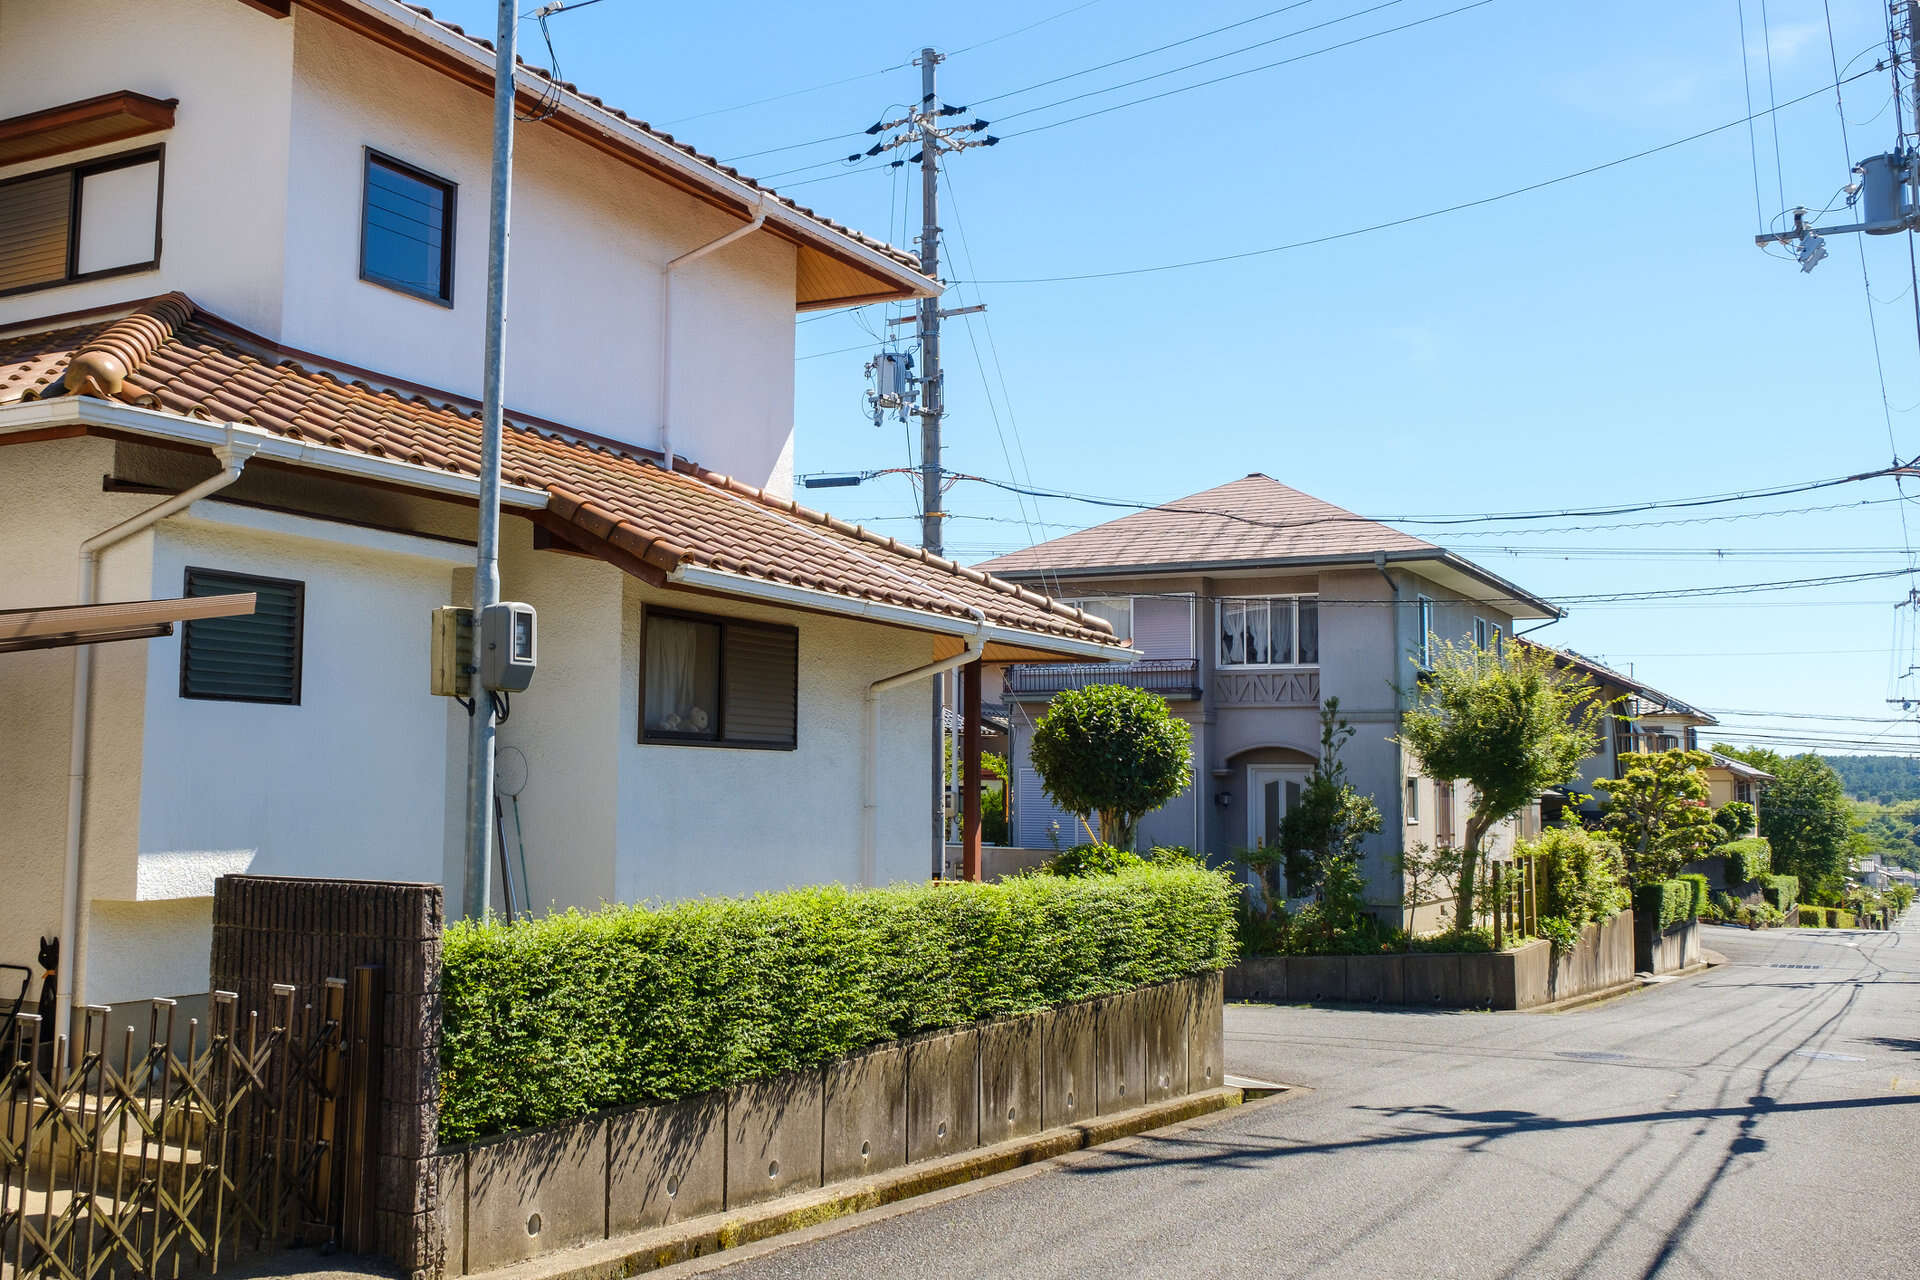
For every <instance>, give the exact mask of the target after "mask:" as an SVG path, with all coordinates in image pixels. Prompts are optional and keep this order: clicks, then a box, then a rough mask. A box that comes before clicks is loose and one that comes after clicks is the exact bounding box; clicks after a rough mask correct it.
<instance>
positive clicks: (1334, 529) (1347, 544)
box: [980, 472, 1441, 576]
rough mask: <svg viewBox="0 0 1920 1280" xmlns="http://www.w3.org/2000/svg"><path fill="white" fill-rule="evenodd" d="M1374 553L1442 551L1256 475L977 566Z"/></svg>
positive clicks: (1159, 566)
mask: <svg viewBox="0 0 1920 1280" xmlns="http://www.w3.org/2000/svg"><path fill="white" fill-rule="evenodd" d="M1375 551H1389V552H1408V551H1413V552H1420V551H1431V552H1434V553H1435V554H1439V553H1440V551H1441V548H1439V547H1437V546H1435V545H1434V544H1433V543H1431V542H1426V541H1424V540H1422V539H1420V538H1416V537H1414V536H1413V535H1411V534H1406V533H1402V532H1400V531H1399V530H1398V529H1393V528H1389V527H1388V526H1386V525H1384V524H1380V523H1378V522H1377V521H1373V520H1369V519H1367V518H1366V517H1364V516H1357V515H1355V514H1354V513H1353V512H1351V511H1347V510H1344V509H1342V508H1340V507H1336V506H1334V505H1333V504H1332V503H1331V502H1322V501H1321V500H1320V499H1318V498H1316V497H1313V496H1312V495H1310V494H1305V493H1302V492H1300V491H1299V490H1298V489H1290V488H1288V487H1287V486H1286V485H1284V484H1281V483H1280V482H1279V481H1278V480H1275V479H1273V478H1272V477H1270V476H1265V475H1261V474H1259V473H1257V472H1256V473H1255V474H1253V475H1250V476H1247V477H1246V478H1245V479H1242V480H1235V481H1233V482H1232V483H1231V484H1223V485H1220V486H1219V487H1217V488H1213V489H1207V490H1204V491H1202V492H1200V493H1196V494H1192V495H1190V496H1188V497H1185V498H1177V499H1175V500H1174V501H1172V502H1169V503H1166V504H1165V505H1163V506H1158V507H1154V508H1153V509H1151V510H1148V511H1136V512H1134V513H1133V514H1132V515H1127V516H1122V517H1120V518H1119V519H1118V520H1110V521H1108V522H1107V523H1106V524H1101V525H1095V526H1094V527H1093V528H1091V529H1082V530H1080V532H1078V533H1070V534H1067V535H1066V536H1065V537H1063V538H1055V539H1053V540H1052V541H1050V542H1042V543H1040V544H1038V545H1037V546H1032V547H1028V548H1027V549H1026V550H1024V551H1016V552H1014V553H1013V554H1011V555H1005V556H1000V557H998V558H997V559H993V560H988V561H986V562H985V563H984V564H982V565H981V566H980V567H981V568H983V569H986V570H988V571H990V572H993V573H1006V574H1020V575H1023V576H1024V575H1026V574H1031V573H1040V572H1056V571H1057V572H1068V571H1071V570H1075V569H1118V568H1140V569H1145V570H1149V571H1166V570H1179V569H1182V568H1186V567H1190V566H1195V565H1227V564H1240V563H1245V564H1248V565H1257V564H1261V563H1265V562H1269V561H1284V560H1311V559H1315V558H1318V557H1322V556H1325V557H1339V556H1347V557H1351V556H1360V555H1368V554H1371V553H1372V552H1375Z"/></svg>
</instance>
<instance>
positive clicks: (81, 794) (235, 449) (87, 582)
mask: <svg viewBox="0 0 1920 1280" xmlns="http://www.w3.org/2000/svg"><path fill="white" fill-rule="evenodd" d="M259 447H260V446H259V443H258V442H257V441H253V440H248V439H246V438H244V437H242V436H238V435H236V434H235V432H234V430H233V428H232V427H228V428H227V439H226V443H224V444H217V445H215V446H214V447H213V456H214V457H216V458H218V459H219V460H220V470H219V472H218V473H216V474H214V475H211V476H208V477H207V478H206V479H205V480H202V481H201V482H200V483H199V484H196V485H194V486H193V487H192V488H191V489H187V490H184V491H182V492H180V493H177V494H175V495H174V496H173V497H171V498H168V499H167V500H166V501H165V502H162V503H160V504H159V505H158V506H153V507H148V508H147V509H146V510H145V511H142V512H141V513H140V514H139V515H137V516H134V517H132V518H131V519H128V520H122V521H121V522H120V523H119V524H116V525H114V526H113V527H112V528H111V529H107V530H104V531H103V532H100V533H96V534H94V535H93V536H92V537H91V538H88V539H87V540H86V541H85V542H82V543H81V544H80V586H79V600H78V603H79V604H83V605H87V604H94V603H97V601H96V600H95V597H96V596H97V595H98V594H99V591H100V553H101V552H103V551H105V550H106V549H107V548H108V547H111V546H113V545H114V544H116V543H119V542H124V541H126V540H127V539H128V538H131V537H133V536H134V535H135V534H137V533H140V532H142V531H144V530H146V529H149V528H151V527H152V526H154V525H156V524H158V523H159V522H160V521H162V520H164V519H166V518H167V517H168V516H170V515H173V514H175V513H176V512H179V511H184V510H186V509H187V508H188V507H190V506H192V505H193V504H194V503H196V502H198V501H199V500H200V499H202V498H204V497H206V496H207V495H209V494H212V493H217V492H219V491H220V490H222V489H224V488H226V487H227V486H228V485H230V484H232V483H233V482H234V481H236V480H238V479H239V478H240V473H241V472H242V471H244V470H245V469H246V465H247V460H248V459H249V458H251V457H253V455H254V453H255V451H256V450H258V449H259ZM92 704H93V646H92V645H85V644H83V645H76V646H74V650H73V728H72V731H71V734H70V735H69V745H68V754H67V857H66V870H65V875H64V878H63V879H62V881H61V886H60V947H61V950H62V952H63V953H64V954H62V955H61V957H60V966H59V975H58V978H57V980H56V984H55V988H54V991H55V994H54V1000H55V1004H54V1015H53V1026H54V1032H55V1034H56V1035H66V1034H68V1033H69V1032H70V1031H71V1027H70V1026H69V1025H68V1024H69V1022H70V1020H71V1018H72V1016H73V974H74V970H75V969H76V968H77V967H78V966H79V961H80V953H79V945H78V942H79V938H78V932H79V927H80V873H81V870H82V863H81V858H82V851H83V843H82V837H83V836H84V834H85V827H84V824H85V820H86V812H87V747H88V734H89V730H90V729H91V727H92V718H93V717H92V710H93V705H92Z"/></svg>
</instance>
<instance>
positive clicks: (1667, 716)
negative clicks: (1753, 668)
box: [1526, 641, 1776, 822]
mask: <svg viewBox="0 0 1920 1280" xmlns="http://www.w3.org/2000/svg"><path fill="white" fill-rule="evenodd" d="M1526 643H1532V642H1530V641H1529V642H1526ZM1540 647H1541V648H1543V649H1546V650H1547V651H1548V652H1549V653H1551V654H1553V655H1554V657H1555V658H1556V659H1557V660H1558V661H1559V662H1561V663H1562V664H1563V665H1565V666H1567V667H1570V668H1572V669H1573V670H1575V671H1578V672H1580V673H1582V674H1583V675H1586V676H1588V677H1590V678H1591V679H1592V680H1593V682H1594V684H1595V686H1596V687H1597V688H1598V689H1599V691H1600V694H1601V696H1602V697H1603V698H1605V699H1607V700H1608V701H1609V702H1610V703H1612V704H1613V709H1612V710H1611V711H1610V712H1609V713H1608V716H1607V721H1606V725H1605V727H1604V730H1603V733H1602V738H1603V741H1602V743H1601V748H1600V751H1599V753H1598V754H1596V755H1594V756H1592V757H1591V758H1589V759H1588V760H1587V762H1586V763H1585V764H1583V765H1581V766H1580V777H1579V780H1578V781H1577V782H1575V783H1573V784H1571V785H1570V786H1568V787H1566V788H1564V789H1563V790H1562V792H1561V793H1559V794H1556V795H1550V796H1547V797H1544V798H1543V800H1542V816H1543V818H1544V820H1545V821H1548V822H1553V821H1557V820H1558V818H1559V816H1560V814H1561V813H1562V812H1563V811H1564V809H1565V807H1566V802H1567V797H1568V795H1569V794H1571V795H1577V796H1579V797H1581V799H1580V801H1579V804H1578V809H1579V812H1580V814H1581V816H1582V817H1583V818H1585V819H1586V820H1589V821H1598V820H1599V817H1600V806H1601V802H1602V800H1604V799H1605V797H1604V796H1602V795H1601V794H1600V793H1599V791H1598V790H1597V789H1596V788H1595V787H1594V782H1595V781H1596V780H1597V779H1600V778H1617V777H1619V776H1620V775H1621V772H1622V766H1621V763H1620V757H1622V756H1625V755H1629V754H1632V753H1634V752H1655V751H1673V750H1677V749H1685V750H1688V751H1697V750H1702V749H1704V748H1702V747H1701V745H1700V730H1702V729H1707V728H1711V727H1713V726H1714V725H1717V724H1719V723H1720V721H1719V720H1718V719H1716V718H1715V717H1714V716H1713V715H1711V714H1709V713H1708V712H1705V711H1702V710H1700V709H1699V708H1698V707H1695V706H1693V705H1691V704H1689V703H1686V702H1682V701H1681V700H1680V699H1679V698H1676V697H1674V696H1673V695H1672V694H1669V693H1663V692H1661V691H1660V690H1659V689H1656V688H1654V687H1653V686H1652V685H1650V684H1647V683H1646V682H1645V681H1643V680H1639V679H1636V678H1635V677H1633V676H1631V675H1628V674H1627V673H1626V672H1623V671H1619V670H1616V669H1614V668H1612V667H1609V666H1607V665H1605V664H1604V663H1601V662H1598V661H1596V660H1595V659H1593V658H1589V657H1587V656H1586V655H1584V654H1579V653H1575V652H1573V651H1572V650H1570V649H1554V648H1551V647H1549V646H1545V645H1542V646H1540ZM1708 755H1709V757H1710V763H1709V764H1708V766H1707V767H1706V768H1705V769H1704V770H1702V772H1703V773H1704V775H1705V776H1706V780H1707V787H1708V793H1709V794H1708V803H1710V804H1711V805H1713V807H1714V808H1716V809H1717V808H1719V807H1720V806H1721V805H1724V804H1727V803H1729V802H1731V801H1734V800H1739V801H1741V802H1743V803H1746V804H1750V805H1753V806H1754V808H1755V810H1756V812H1757V811H1758V809H1759V807H1760V804H1761V795H1762V793H1763V792H1764V791H1765V790H1766V788H1767V786H1768V785H1769V784H1771V783H1773V782H1775V781H1776V779H1775V778H1774V776H1773V775H1772V774H1770V773H1768V772H1767V771H1766V770H1764V769H1759V768H1756V767H1755V766H1753V765H1750V764H1747V763H1746V762H1745V761H1742V760H1736V759H1734V758H1733V757H1731V756H1727V755H1722V754H1721V753H1720V752H1717V751H1709V752H1708Z"/></svg>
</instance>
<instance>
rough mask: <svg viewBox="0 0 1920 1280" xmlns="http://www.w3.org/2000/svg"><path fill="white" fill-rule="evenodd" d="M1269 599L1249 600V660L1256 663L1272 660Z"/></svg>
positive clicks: (1247, 614) (1247, 615)
mask: <svg viewBox="0 0 1920 1280" xmlns="http://www.w3.org/2000/svg"><path fill="white" fill-rule="evenodd" d="M1268 603H1269V602H1268V601H1265V600H1249V601H1247V611H1246V619H1247V661H1248V662H1250V663H1253V664H1255V665H1259V664H1261V663H1266V662H1272V661H1273V657H1272V640H1273V630H1272V627H1271V625H1270V619H1269V615H1268V612H1267V605H1268Z"/></svg>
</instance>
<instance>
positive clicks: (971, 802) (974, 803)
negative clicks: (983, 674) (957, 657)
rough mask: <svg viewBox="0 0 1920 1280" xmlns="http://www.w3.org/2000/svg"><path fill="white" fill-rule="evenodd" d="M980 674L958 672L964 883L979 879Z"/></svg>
mask: <svg viewBox="0 0 1920 1280" xmlns="http://www.w3.org/2000/svg"><path fill="white" fill-rule="evenodd" d="M980 671H981V665H980V663H978V662H969V663H968V664H967V665H966V666H964V667H962V668H960V715H961V720H962V727H961V730H960V735H961V736H960V755H961V763H960V769H961V773H960V795H961V797H962V799H961V817H960V866H961V875H962V877H963V878H965V879H968V880H978V879H980Z"/></svg>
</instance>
